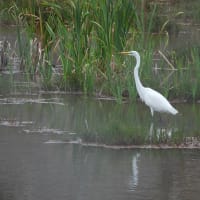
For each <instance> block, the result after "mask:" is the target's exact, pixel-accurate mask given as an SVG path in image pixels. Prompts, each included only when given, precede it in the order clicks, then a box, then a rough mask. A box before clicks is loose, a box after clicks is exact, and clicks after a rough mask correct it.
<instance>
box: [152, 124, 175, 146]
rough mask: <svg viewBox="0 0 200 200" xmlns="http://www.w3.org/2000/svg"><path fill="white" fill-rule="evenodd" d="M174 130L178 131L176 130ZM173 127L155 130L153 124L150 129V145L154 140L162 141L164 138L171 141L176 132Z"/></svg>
mask: <svg viewBox="0 0 200 200" xmlns="http://www.w3.org/2000/svg"><path fill="white" fill-rule="evenodd" d="M174 130H176V129H175V128H174ZM174 130H173V128H172V127H164V126H163V127H161V126H160V127H155V128H154V123H153V122H151V124H150V128H149V141H150V143H151V142H152V141H153V139H154V140H156V141H160V140H162V139H163V138H165V139H167V140H170V139H171V138H172V134H173V132H174Z"/></svg>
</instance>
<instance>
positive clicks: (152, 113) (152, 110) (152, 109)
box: [150, 107, 153, 117]
mask: <svg viewBox="0 0 200 200" xmlns="http://www.w3.org/2000/svg"><path fill="white" fill-rule="evenodd" d="M150 110H151V115H152V117H153V108H151V107H150Z"/></svg>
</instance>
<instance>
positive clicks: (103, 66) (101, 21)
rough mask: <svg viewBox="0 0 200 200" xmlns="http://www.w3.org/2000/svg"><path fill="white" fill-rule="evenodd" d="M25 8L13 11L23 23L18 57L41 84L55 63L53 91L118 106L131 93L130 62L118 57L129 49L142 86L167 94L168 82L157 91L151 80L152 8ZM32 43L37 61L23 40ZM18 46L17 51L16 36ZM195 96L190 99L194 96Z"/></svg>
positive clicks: (119, 4) (115, 4)
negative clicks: (107, 99)
mask: <svg viewBox="0 0 200 200" xmlns="http://www.w3.org/2000/svg"><path fill="white" fill-rule="evenodd" d="M27 4H28V5H26V6H27V7H25V6H24V7H22V8H21V9H19V7H17V6H16V10H17V14H16V15H15V16H14V18H15V19H18V18H19V16H20V17H21V18H22V19H21V18H20V20H21V22H17V23H18V24H19V23H23V24H25V30H26V36H27V42H26V46H27V49H26V50H25V51H24V52H23V53H21V55H22V54H24V55H23V56H22V57H23V58H24V60H26V62H25V64H24V66H25V67H26V68H27V69H28V70H27V72H30V73H36V72H39V73H40V76H41V78H42V79H43V80H44V82H45V81H47V82H49V81H50V80H52V79H53V78H52V76H53V69H49V68H52V65H53V64H54V65H57V64H58V65H61V68H62V76H61V77H59V80H58V82H57V84H58V85H57V86H56V87H58V88H60V89H65V90H81V91H83V92H84V93H86V94H88V93H99V94H108V95H113V96H115V97H116V98H117V99H118V100H119V102H120V101H121V100H122V94H123V93H124V92H125V91H128V95H129V96H131V97H132V98H135V96H136V94H137V93H136V90H135V85H134V81H133V73H132V71H133V67H134V65H135V60H134V59H133V58H130V57H128V58H124V57H121V56H120V55H119V54H118V52H120V51H122V50H130V49H135V50H138V51H139V52H140V54H141V58H142V62H141V68H140V75H141V79H142V80H143V83H144V85H151V86H154V85H155V86H156V88H155V89H157V88H159V87H160V88H161V92H163V91H164V93H165V94H166V96H168V95H169V92H170V90H171V87H169V86H168V84H169V82H170V81H165V82H164V83H162V81H161V80H160V86H159V87H158V84H157V82H156V81H157V79H154V78H152V77H153V73H152V67H153V65H154V63H153V57H154V52H155V48H156V42H155V41H156V40H155V38H154V37H153V36H152V32H153V30H155V24H156V23H155V20H156V17H157V6H156V4H151V6H150V7H149V8H148V9H146V7H145V5H144V4H143V3H142V2H132V1H131V0H127V1H123V0H118V1H113V0H103V1H99V2H97V1H94V0H88V1H80V0H74V1H63V2H62V4H61V3H60V2H59V1H48V2H47V1H35V2H32V1H28V2H27ZM19 36H20V34H19ZM35 38H36V44H35V45H36V46H37V45H38V46H40V48H41V49H38V50H36V51H35V52H36V54H37V52H40V54H41V55H39V56H38V55H37V56H36V55H35V56H34V58H37V59H33V56H32V55H31V54H30V55H28V54H29V53H30V51H32V50H31V49H32V48H34V49H35V47H31V46H30V44H29V43H30V42H29V40H30V41H33V40H34V39H35ZM18 41H19V43H20V45H21V47H20V49H21V50H23V49H24V48H22V47H23V45H24V44H23V42H22V39H21V38H20V37H19V39H18ZM55 60H56V61H55ZM33 61H34V62H33ZM124 61H125V62H124ZM46 73H47V74H46ZM47 77H48V78H47ZM52 84H55V83H52ZM47 85H49V84H47ZM170 86H171V85H170ZM195 91H196V89H194V91H193V96H196V94H195ZM170 93H171V92H170Z"/></svg>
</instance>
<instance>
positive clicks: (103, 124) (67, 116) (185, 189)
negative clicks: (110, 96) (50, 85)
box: [0, 94, 200, 200]
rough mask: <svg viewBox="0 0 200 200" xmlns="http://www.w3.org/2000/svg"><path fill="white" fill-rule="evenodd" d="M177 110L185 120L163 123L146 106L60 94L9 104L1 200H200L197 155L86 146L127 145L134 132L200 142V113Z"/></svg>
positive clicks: (0, 144)
mask: <svg viewBox="0 0 200 200" xmlns="http://www.w3.org/2000/svg"><path fill="white" fill-rule="evenodd" d="M176 107H177V108H178V109H179V110H180V111H181V113H182V115H180V116H177V117H173V116H168V115H166V116H164V117H163V116H162V117H163V118H162V121H160V120H159V118H155V119H154V120H152V118H151V115H150V111H149V109H148V108H146V107H145V105H143V104H137V107H134V106H133V105H132V104H131V103H125V104H122V105H119V104H116V103H115V102H113V101H102V100H101V101H100V100H97V99H94V98H86V97H81V96H73V95H61V94H59V95H56V94H53V95H50V94H48V95H47V94H43V95H42V94H41V95H32V96H30V95H23V96H21V95H14V94H13V95H9V97H5V96H2V97H1V98H0V110H1V114H0V162H1V165H0V198H1V199H6V200H12V199H16V200H18V199H19V200H21V199H29V200H32V199H33V200H35V199H37V200H40V199H41V200H45V199H48V200H51V199H52V200H53V199H60V200H62V199H69V200H70V199H71V200H74V199H81V200H84V199H85V200H88V199H92V200H97V199H99V200H100V199H127V200H128V199H138V200H143V199H145V200H146V199H182V200H184V199H185V200H187V199H193V200H195V199H199V187H200V179H199V174H200V168H199V165H200V151H199V150H198V149H196V150H194V149H193V150H189V149H187V150H180V149H179V150H178V149H173V150H172V149H171V150H170V149H168V150H150V149H149V150H139V149H129V150H128V149H120V150H119V149H110V148H101V147H91V146H84V145H82V144H81V142H80V140H81V139H83V140H87V141H90V142H96V141H100V142H106V143H108V144H109V143H120V142H121V140H123V139H122V138H123V137H122V135H123V136H124V135H125V136H124V138H126V134H127V138H126V139H127V140H128V139H130V141H131V139H132V137H131V136H130V134H129V132H130V133H132V134H133V135H135V133H138V135H139V134H140V135H144V136H145V137H147V136H148V135H149V134H150V132H151V131H153V132H156V134H158V132H159V131H160V132H163V131H164V132H165V134H167V133H168V134H171V136H170V137H172V136H173V134H176V133H177V130H181V131H180V133H181V134H185V135H188V136H190V135H191V134H192V133H193V134H195V133H197V134H199V132H198V130H199V128H200V127H199V126H200V125H199V123H198V120H197V119H199V113H200V112H199V111H200V105H195V107H192V106H191V105H187V104H183V105H179V104H178V105H176ZM186 116H187V117H186ZM117 124H120V126H118V125H117ZM152 124H153V125H152ZM126 126H128V127H129V128H128V129H126V128H120V127H126ZM152 126H153V127H152ZM116 127H118V129H119V130H117V128H116ZM159 127H160V129H159ZM162 127H165V129H163V128H162ZM167 127H168V129H167ZM149 129H150V130H151V131H150V130H149ZM166 130H168V132H166ZM113 131H114V132H113ZM120 131H121V132H120ZM145 131H147V132H145ZM149 131H150V132H149ZM170 131H171V132H170ZM120 133H121V134H120ZM160 134H161V133H160ZM69 141H74V142H75V141H76V142H77V143H78V144H77V143H75V144H70V143H69ZM132 142H133V141H132Z"/></svg>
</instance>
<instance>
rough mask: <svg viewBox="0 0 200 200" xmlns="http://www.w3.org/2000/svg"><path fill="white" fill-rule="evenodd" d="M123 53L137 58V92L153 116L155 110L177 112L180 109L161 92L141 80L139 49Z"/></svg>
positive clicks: (135, 76) (135, 73)
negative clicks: (145, 84) (145, 85)
mask: <svg viewBox="0 0 200 200" xmlns="http://www.w3.org/2000/svg"><path fill="white" fill-rule="evenodd" d="M121 53H122V54H127V55H130V56H134V57H135V58H136V66H135V68H134V78H135V84H136V89H137V92H138V94H139V96H140V98H141V100H142V101H143V102H144V103H145V104H146V105H147V106H149V108H150V110H151V115H152V116H153V114H154V111H157V112H166V113H170V114H173V115H175V114H177V113H178V111H177V110H176V109H175V108H174V107H173V106H172V105H171V104H170V103H169V101H168V100H167V99H166V98H165V97H164V96H163V95H162V94H160V93H159V92H157V91H156V90H153V89H151V88H147V87H144V86H143V85H142V83H141V81H140V78H139V75H138V71H139V67H140V55H139V53H138V52H137V51H129V52H121Z"/></svg>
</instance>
